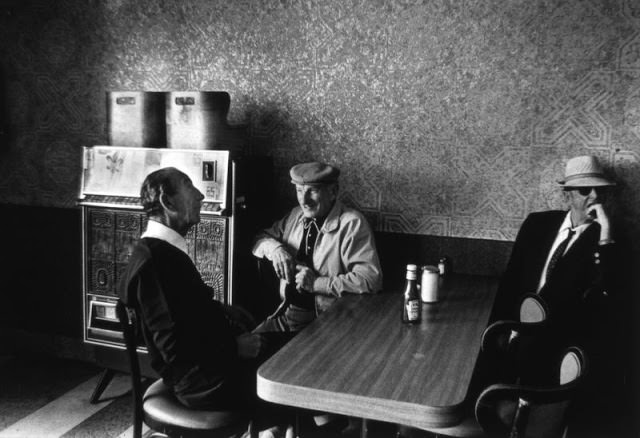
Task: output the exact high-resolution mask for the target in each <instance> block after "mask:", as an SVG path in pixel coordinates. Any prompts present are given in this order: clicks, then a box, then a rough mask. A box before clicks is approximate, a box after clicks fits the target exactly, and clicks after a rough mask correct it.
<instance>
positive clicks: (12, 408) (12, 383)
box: [0, 355, 132, 438]
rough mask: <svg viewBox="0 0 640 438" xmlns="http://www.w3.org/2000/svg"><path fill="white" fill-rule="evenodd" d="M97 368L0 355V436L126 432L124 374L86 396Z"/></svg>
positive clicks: (128, 423) (128, 413) (120, 434)
mask: <svg viewBox="0 0 640 438" xmlns="http://www.w3.org/2000/svg"><path fill="white" fill-rule="evenodd" d="M101 371H102V370H101V369H100V368H98V367H96V366H94V365H90V364H87V363H84V362H79V361H74V360H68V359H54V358H51V357H47V356H39V355H38V356H20V357H16V356H0V437H2V438H5V437H10V438H22V437H25V438H40V437H42V438H50V437H65V438H71V437H101V438H102V437H104V438H109V437H123V438H124V437H130V436H131V435H132V430H131V424H132V423H131V421H132V420H131V412H132V407H131V397H130V393H129V388H130V381H129V376H126V375H116V377H115V378H114V379H113V381H112V383H111V384H110V385H109V387H108V388H107V389H106V391H105V392H104V393H103V395H102V397H101V399H100V401H99V402H98V403H96V404H91V403H90V402H89V398H90V397H91V394H92V392H93V390H94V388H95V385H96V382H97V380H98V378H99V376H100V373H101Z"/></svg>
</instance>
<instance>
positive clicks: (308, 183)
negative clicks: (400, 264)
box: [253, 162, 382, 337]
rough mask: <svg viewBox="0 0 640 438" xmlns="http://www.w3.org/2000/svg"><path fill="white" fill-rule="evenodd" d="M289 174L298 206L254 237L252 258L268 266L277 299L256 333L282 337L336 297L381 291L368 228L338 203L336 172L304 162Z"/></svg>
mask: <svg viewBox="0 0 640 438" xmlns="http://www.w3.org/2000/svg"><path fill="white" fill-rule="evenodd" d="M290 175H291V183H292V184H294V185H295V189H296V195H297V198H298V204H299V205H298V206H297V207H295V208H293V209H292V210H291V211H290V212H289V213H288V214H287V215H286V216H285V217H284V218H282V219H280V220H278V221H276V222H275V223H274V224H273V226H271V228H268V229H266V230H264V231H263V232H262V233H260V234H259V235H258V236H257V239H256V241H255V244H254V246H253V254H254V255H255V256H256V257H258V258H263V257H266V258H267V259H268V260H270V261H271V263H272V264H273V267H274V269H275V272H276V275H277V276H278V278H279V279H280V295H281V297H282V303H281V304H280V306H279V308H278V310H277V311H276V312H275V313H274V314H273V315H272V316H270V317H269V318H267V320H266V321H264V322H263V323H262V324H261V325H260V326H259V327H258V328H257V329H256V331H258V332H280V333H286V334H288V337H291V336H292V335H293V334H295V333H296V332H298V331H300V330H301V329H302V328H304V327H305V326H306V325H308V324H309V323H310V322H311V321H312V320H313V319H314V318H315V317H316V316H317V314H318V313H319V312H322V311H323V310H325V309H326V308H327V307H328V306H329V305H330V304H331V303H333V302H334V300H335V299H336V298H338V297H340V296H341V295H342V294H344V293H357V294H362V293H375V292H378V291H379V290H380V289H381V288H382V271H381V269H380V261H379V259H378V253H377V250H376V246H375V242H374V237H373V233H372V231H371V228H370V227H369V224H368V223H367V220H366V219H365V217H364V216H363V215H362V214H361V213H360V212H358V211H357V210H354V209H352V208H349V207H347V206H345V205H344V204H342V203H341V202H340V201H339V200H338V176H339V175H340V171H339V170H338V169H337V168H336V167H334V166H331V165H328V164H324V163H319V162H310V163H303V164H298V165H296V166H293V167H292V168H291V170H290ZM285 337H287V336H286V335H285Z"/></svg>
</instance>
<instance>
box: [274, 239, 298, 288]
mask: <svg viewBox="0 0 640 438" xmlns="http://www.w3.org/2000/svg"><path fill="white" fill-rule="evenodd" d="M271 262H272V263H273V269H274V270H275V271H276V275H277V276H278V278H279V279H281V280H283V279H284V280H287V283H292V282H293V275H294V274H293V270H294V268H295V265H296V263H295V260H294V257H293V255H291V253H290V252H289V251H288V250H287V248H286V247H284V246H279V247H277V248H276V249H275V250H274V251H273V254H272V255H271Z"/></svg>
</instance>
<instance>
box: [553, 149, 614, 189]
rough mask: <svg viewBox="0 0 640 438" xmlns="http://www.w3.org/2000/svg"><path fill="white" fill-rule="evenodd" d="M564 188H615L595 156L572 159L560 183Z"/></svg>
mask: <svg viewBox="0 0 640 438" xmlns="http://www.w3.org/2000/svg"><path fill="white" fill-rule="evenodd" d="M558 183H559V184H560V185H562V186H563V187H601V186H615V185H616V183H615V182H613V181H611V180H610V179H608V178H607V177H606V176H605V174H604V171H603V170H602V166H601V165H600V163H599V162H598V159H597V158H596V157H594V156H593V155H582V156H580V157H574V158H570V159H569V160H568V161H567V165H566V167H565V169H564V179H563V180H560V181H558Z"/></svg>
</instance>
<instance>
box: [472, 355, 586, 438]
mask: <svg viewBox="0 0 640 438" xmlns="http://www.w3.org/2000/svg"><path fill="white" fill-rule="evenodd" d="M586 373H587V360H586V357H585V355H584V352H583V351H582V350H581V349H580V348H578V347H570V348H568V349H566V350H565V352H564V354H563V355H562V360H561V361H560V364H559V366H558V383H557V384H554V385H548V386H541V387H537V386H525V385H511V384H496V385H491V386H490V387H488V388H487V389H485V390H484V391H483V392H482V393H481V394H480V397H478V400H477V402H476V410H475V411H476V419H477V420H478V423H480V425H481V426H482V428H483V429H484V430H485V431H486V432H487V434H489V435H490V436H503V437H528V438H554V437H558V438H559V437H562V436H563V434H564V432H565V428H566V417H567V415H566V414H567V410H568V408H569V406H570V404H571V401H572V398H573V396H574V395H575V393H576V391H577V390H578V389H579V388H580V386H581V385H582V382H583V380H584V377H585V375H586Z"/></svg>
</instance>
